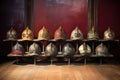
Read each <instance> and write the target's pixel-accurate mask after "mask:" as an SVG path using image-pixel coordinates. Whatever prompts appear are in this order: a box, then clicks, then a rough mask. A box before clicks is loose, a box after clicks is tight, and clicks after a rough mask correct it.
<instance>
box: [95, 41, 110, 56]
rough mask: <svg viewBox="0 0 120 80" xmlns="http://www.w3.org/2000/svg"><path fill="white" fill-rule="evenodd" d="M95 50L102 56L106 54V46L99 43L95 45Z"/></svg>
mask: <svg viewBox="0 0 120 80" xmlns="http://www.w3.org/2000/svg"><path fill="white" fill-rule="evenodd" d="M95 52H96V54H97V55H100V56H104V55H107V54H108V48H107V47H106V46H105V45H103V43H101V44H100V45H98V46H97V47H96V49H95Z"/></svg>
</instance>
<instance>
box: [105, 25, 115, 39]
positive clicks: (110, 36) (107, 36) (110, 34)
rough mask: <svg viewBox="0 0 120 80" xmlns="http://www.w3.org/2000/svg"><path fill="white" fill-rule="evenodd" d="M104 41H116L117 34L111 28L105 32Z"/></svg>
mask: <svg viewBox="0 0 120 80" xmlns="http://www.w3.org/2000/svg"><path fill="white" fill-rule="evenodd" d="M104 39H105V40H114V39H115V33H114V32H113V30H112V29H110V27H109V28H108V29H107V30H106V31H105V32H104Z"/></svg>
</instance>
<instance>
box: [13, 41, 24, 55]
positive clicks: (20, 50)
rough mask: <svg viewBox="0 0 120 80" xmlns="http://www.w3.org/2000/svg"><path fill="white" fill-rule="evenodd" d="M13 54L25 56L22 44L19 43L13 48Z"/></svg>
mask: <svg viewBox="0 0 120 80" xmlns="http://www.w3.org/2000/svg"><path fill="white" fill-rule="evenodd" d="M11 53H12V54H14V55H23V54H24V53H25V50H24V48H23V46H22V45H21V44H19V43H18V42H17V43H16V44H15V45H14V46H13V47H12V52H11Z"/></svg>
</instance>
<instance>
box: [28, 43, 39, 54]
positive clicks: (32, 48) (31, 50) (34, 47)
mask: <svg viewBox="0 0 120 80" xmlns="http://www.w3.org/2000/svg"><path fill="white" fill-rule="evenodd" d="M29 53H30V54H31V55H37V54H40V53H41V48H40V46H39V45H38V44H37V43H35V42H34V43H33V44H31V45H30V47H29Z"/></svg>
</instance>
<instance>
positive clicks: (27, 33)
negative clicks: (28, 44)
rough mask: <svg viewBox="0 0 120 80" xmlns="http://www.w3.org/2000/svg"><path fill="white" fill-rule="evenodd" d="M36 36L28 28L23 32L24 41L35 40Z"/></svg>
mask: <svg viewBox="0 0 120 80" xmlns="http://www.w3.org/2000/svg"><path fill="white" fill-rule="evenodd" d="M33 39H34V34H33V32H32V30H31V29H29V28H28V27H27V28H26V29H25V30H24V31H23V32H22V40H33Z"/></svg>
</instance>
